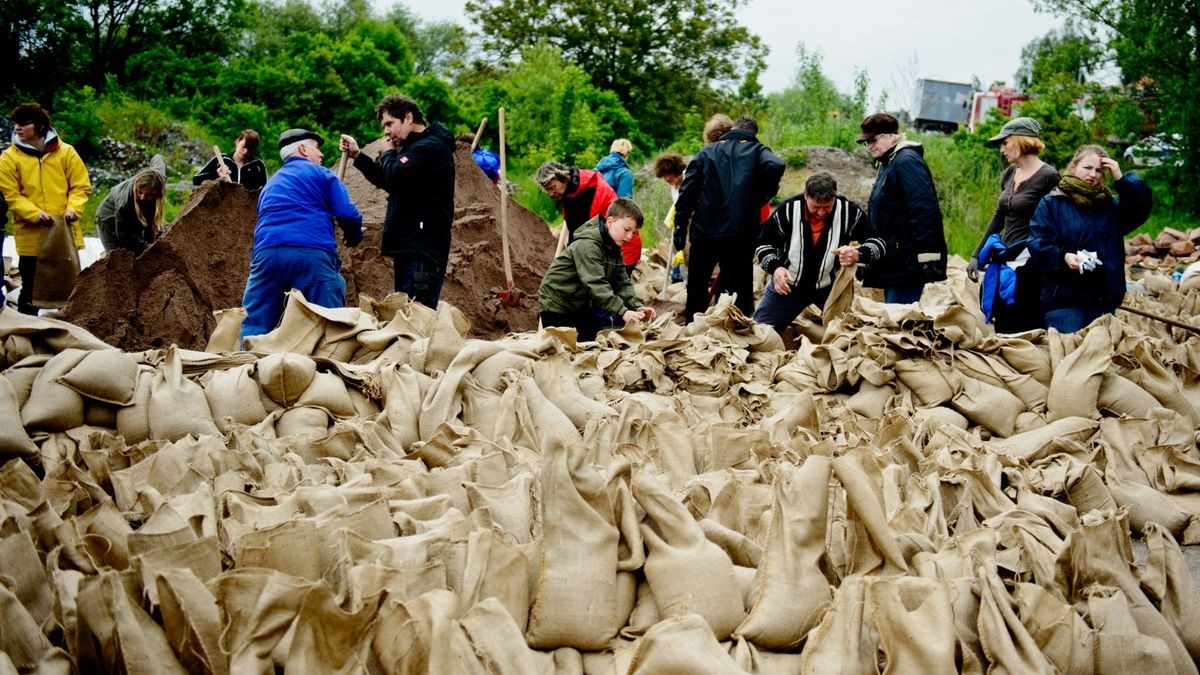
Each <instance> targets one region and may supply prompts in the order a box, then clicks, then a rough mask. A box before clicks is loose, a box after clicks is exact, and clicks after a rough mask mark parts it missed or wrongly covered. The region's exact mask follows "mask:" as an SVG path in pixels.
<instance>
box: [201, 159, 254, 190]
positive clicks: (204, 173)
mask: <svg viewBox="0 0 1200 675" xmlns="http://www.w3.org/2000/svg"><path fill="white" fill-rule="evenodd" d="M221 159H222V160H223V161H224V162H225V166H227V167H229V180H231V181H232V182H234V183H237V184H238V185H241V186H242V187H244V188H246V189H247V190H257V189H259V188H261V187H262V186H264V185H266V184H267V165H266V164H263V161H262V160H261V159H259V158H257V157H255V158H254V159H252V160H250V161H249V162H246V163H245V164H243V165H242V168H241V170H240V171H239V170H238V166H237V162H235V161H233V155H230V154H228V153H226V154H224V155H221ZM218 178H219V176H218V175H217V158H216V157H213V158H212V159H210V160H208V164H205V165H204V168H203V169H200V171H199V172H197V173H196V175H195V176H192V185H199V184H201V183H203V182H204V181H206V180H217V179H218Z"/></svg>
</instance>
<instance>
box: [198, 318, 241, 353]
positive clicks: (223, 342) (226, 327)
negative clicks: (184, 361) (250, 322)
mask: <svg viewBox="0 0 1200 675" xmlns="http://www.w3.org/2000/svg"><path fill="white" fill-rule="evenodd" d="M213 316H214V317H216V318H217V326H216V328H213V332H212V335H210V336H209V338H208V344H207V345H205V346H204V351H206V352H214V353H223V352H233V351H237V349H238V344H239V343H240V342H241V332H242V322H243V321H245V320H246V310H244V309H242V308H241V307H234V308H232V309H218V310H216V311H215V312H213Z"/></svg>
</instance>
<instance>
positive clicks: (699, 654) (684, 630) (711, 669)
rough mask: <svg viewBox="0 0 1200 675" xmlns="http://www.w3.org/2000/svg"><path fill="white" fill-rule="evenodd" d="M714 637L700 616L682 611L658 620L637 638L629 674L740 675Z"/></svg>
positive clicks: (740, 670)
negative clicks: (674, 615) (682, 612)
mask: <svg viewBox="0 0 1200 675" xmlns="http://www.w3.org/2000/svg"><path fill="white" fill-rule="evenodd" d="M744 672H745V671H743V670H742V669H741V668H738V667H737V664H736V663H734V662H733V659H732V658H730V656H729V653H728V652H726V651H725V650H724V649H721V645H719V644H717V641H716V639H715V638H713V634H712V629H711V628H709V624H708V622H706V621H705V620H704V618H703V617H701V616H699V615H696V614H684V615H682V616H677V617H673V618H669V619H666V620H664V621H661V622H659V623H658V624H657V625H655V626H654V627H653V628H651V629H650V630H648V631H646V634H645V635H643V636H642V637H640V638H638V641H637V646H636V647H635V648H634V653H633V659H632V661H631V662H630V664H629V674H630V675H634V674H635V673H640V674H642V675H652V674H653V675H658V674H660V673H677V674H680V675H682V673H694V674H696V675H709V674H711V675H739V674H741V673H744Z"/></svg>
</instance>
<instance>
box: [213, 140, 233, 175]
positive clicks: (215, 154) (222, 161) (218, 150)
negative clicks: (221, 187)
mask: <svg viewBox="0 0 1200 675" xmlns="http://www.w3.org/2000/svg"><path fill="white" fill-rule="evenodd" d="M213 157H215V158H216V159H217V171H220V170H221V167H223V166H225V158H224V157H222V156H221V147H220V146H218V145H214V146H213ZM217 180H229V179H228V178H222V177H221V174H220V173H218V174H217Z"/></svg>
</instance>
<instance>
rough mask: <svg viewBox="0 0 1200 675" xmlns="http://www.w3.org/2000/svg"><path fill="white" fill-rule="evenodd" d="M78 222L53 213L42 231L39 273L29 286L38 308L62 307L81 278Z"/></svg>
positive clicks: (38, 261)
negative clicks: (76, 233)
mask: <svg viewBox="0 0 1200 675" xmlns="http://www.w3.org/2000/svg"><path fill="white" fill-rule="evenodd" d="M74 228H75V225H74V224H71V223H68V222H67V221H66V219H64V218H63V217H62V216H51V217H50V227H49V228H47V229H46V231H45V232H44V233H43V234H42V243H41V247H40V248H39V249H38V254H37V276H35V277H34V279H33V288H31V289H30V295H31V297H32V300H31V302H32V303H33V305H34V306H36V307H42V308H46V309H62V308H63V307H65V306H66V304H67V298H69V297H71V291H72V290H74V288H75V281H76V280H77V279H79V249H77V248H75V233H74Z"/></svg>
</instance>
